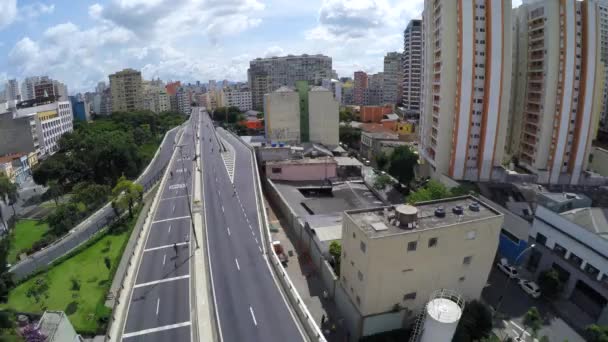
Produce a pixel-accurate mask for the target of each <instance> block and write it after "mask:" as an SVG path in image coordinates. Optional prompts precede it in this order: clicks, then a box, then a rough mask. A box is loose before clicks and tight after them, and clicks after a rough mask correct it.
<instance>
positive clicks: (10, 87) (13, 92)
mask: <svg viewBox="0 0 608 342" xmlns="http://www.w3.org/2000/svg"><path fill="white" fill-rule="evenodd" d="M6 100H7V101H19V100H21V94H20V93H19V82H17V80H16V79H12V80H8V81H7V82H6Z"/></svg>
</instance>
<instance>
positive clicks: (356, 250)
mask: <svg viewBox="0 0 608 342" xmlns="http://www.w3.org/2000/svg"><path fill="white" fill-rule="evenodd" d="M502 221H503V216H502V214H500V212H498V211H496V210H495V209H493V208H492V207H490V206H488V205H487V204H485V203H483V202H480V201H479V200H478V199H476V198H474V197H472V196H465V197H456V198H450V199H443V200H438V201H430V202H422V203H419V204H417V205H415V206H411V205H399V206H396V207H379V208H368V209H359V210H350V211H346V212H344V214H343V221H342V256H341V260H340V281H339V283H340V285H341V286H342V287H343V288H344V290H345V292H346V293H347V295H348V296H349V297H350V300H351V302H352V303H353V304H354V306H355V307H356V308H357V310H358V312H359V314H360V316H361V317H362V318H363V320H364V321H367V320H368V319H369V320H370V321H376V322H378V320H379V319H383V322H382V329H383V330H391V329H397V328H400V327H402V325H404V324H408V323H412V322H413V320H414V319H415V318H416V315H417V314H418V313H419V312H420V311H421V310H423V309H424V307H425V305H426V303H427V301H428V300H429V298H430V296H431V294H432V293H433V291H435V290H438V289H450V290H455V291H457V292H458V293H460V294H461V295H462V296H463V297H464V298H465V299H467V300H472V299H478V298H479V297H480V296H481V291H482V290H483V288H484V287H485V286H486V283H487V280H488V274H489V272H490V270H491V268H492V261H493V260H494V255H495V253H496V248H497V245H498V234H499V232H500V226H501V224H502ZM370 317H372V318H370ZM377 324H379V323H376V325H377ZM370 325H374V324H373V322H370ZM362 329H363V333H362V334H361V335H367V334H369V332H368V331H366V330H367V329H369V328H366V324H363V328H362ZM357 335H359V334H357Z"/></svg>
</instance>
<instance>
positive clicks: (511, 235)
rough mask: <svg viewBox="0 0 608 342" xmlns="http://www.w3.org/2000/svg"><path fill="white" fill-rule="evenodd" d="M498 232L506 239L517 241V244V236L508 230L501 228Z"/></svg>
mask: <svg viewBox="0 0 608 342" xmlns="http://www.w3.org/2000/svg"><path fill="white" fill-rule="evenodd" d="M500 233H501V234H502V235H504V236H505V237H506V238H507V239H509V240H511V241H513V242H514V243H517V244H518V243H519V239H518V238H517V236H515V235H513V234H511V232H509V231H507V230H505V229H501V230H500Z"/></svg>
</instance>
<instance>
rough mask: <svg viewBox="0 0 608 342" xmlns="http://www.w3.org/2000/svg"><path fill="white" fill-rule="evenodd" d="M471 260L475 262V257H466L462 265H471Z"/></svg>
mask: <svg viewBox="0 0 608 342" xmlns="http://www.w3.org/2000/svg"><path fill="white" fill-rule="evenodd" d="M471 260H473V256H472V255H469V256H466V257H464V259H462V264H463V265H470V264H471Z"/></svg>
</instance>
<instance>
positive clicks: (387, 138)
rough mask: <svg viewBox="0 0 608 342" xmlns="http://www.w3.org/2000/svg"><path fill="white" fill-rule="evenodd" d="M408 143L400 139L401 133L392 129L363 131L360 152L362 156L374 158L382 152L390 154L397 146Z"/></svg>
mask: <svg viewBox="0 0 608 342" xmlns="http://www.w3.org/2000/svg"><path fill="white" fill-rule="evenodd" d="M406 145H408V143H407V142H405V141H400V140H399V134H397V133H394V132H392V131H390V130H381V131H371V132H369V131H368V132H365V131H364V132H361V144H360V146H359V150H360V151H359V153H360V154H361V156H362V157H364V158H367V159H369V160H372V161H373V160H374V159H375V157H376V156H378V155H380V154H381V153H387V154H390V153H392V152H393V150H394V149H395V148H396V147H399V146H406Z"/></svg>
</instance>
